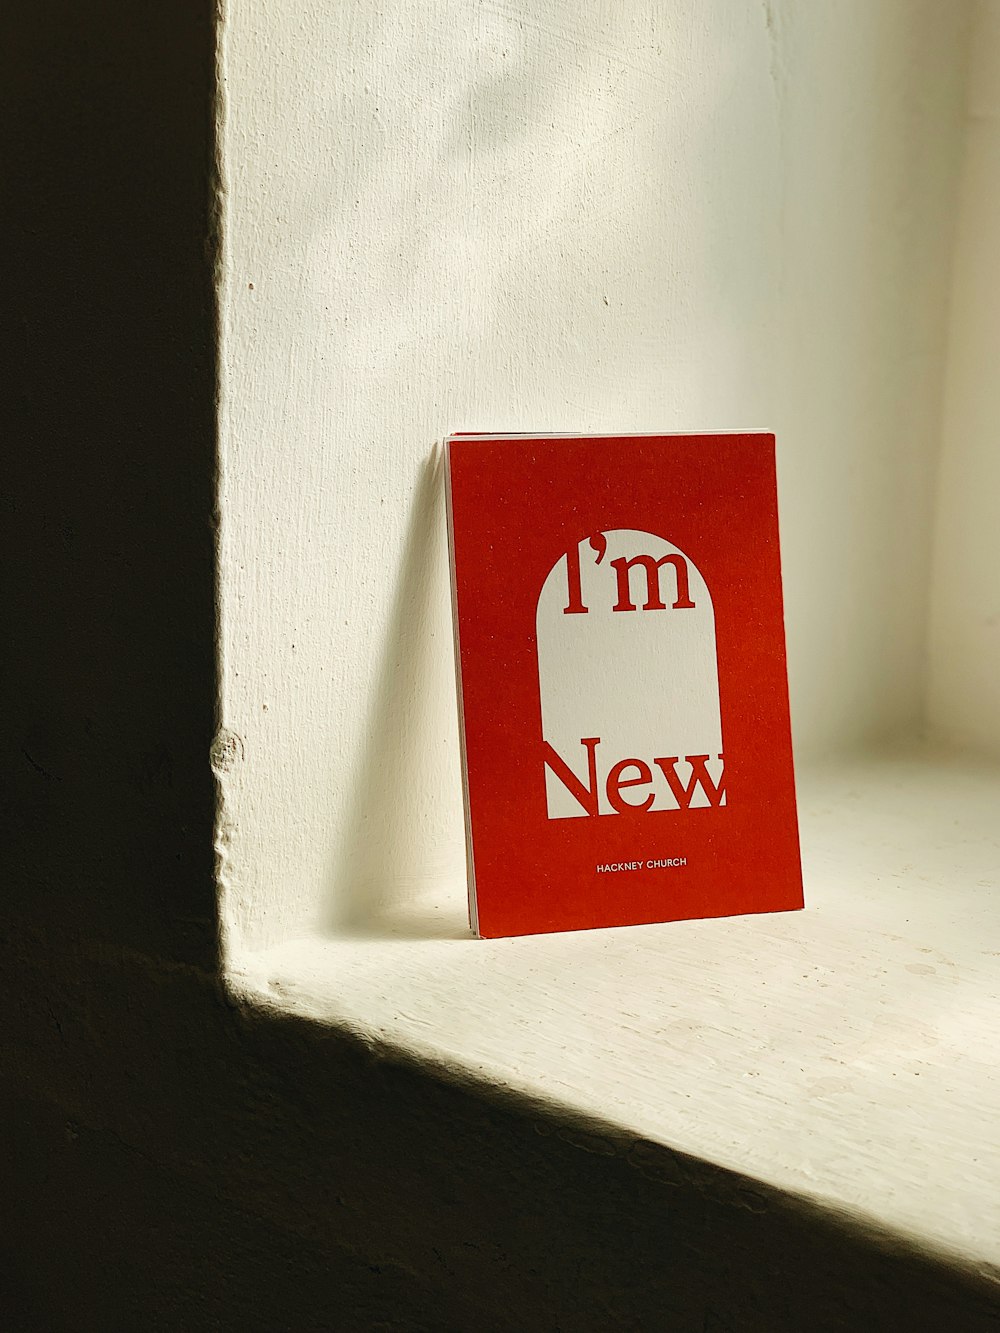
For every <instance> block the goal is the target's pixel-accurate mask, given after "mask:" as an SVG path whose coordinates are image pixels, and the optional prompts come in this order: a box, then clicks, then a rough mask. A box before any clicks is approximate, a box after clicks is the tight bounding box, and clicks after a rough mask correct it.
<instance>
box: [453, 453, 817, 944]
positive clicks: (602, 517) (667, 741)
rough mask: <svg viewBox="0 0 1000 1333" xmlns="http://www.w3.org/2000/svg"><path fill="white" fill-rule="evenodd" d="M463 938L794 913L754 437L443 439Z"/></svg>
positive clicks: (774, 587) (765, 459) (786, 779)
mask: <svg viewBox="0 0 1000 1333" xmlns="http://www.w3.org/2000/svg"><path fill="white" fill-rule="evenodd" d="M447 475H448V513H449V538H450V549H451V567H452V590H453V603H454V613H455V635H456V657H457V663H458V677H459V699H460V719H461V739H462V763H463V780H464V785H465V814H466V837H467V845H468V856H469V905H470V920H471V923H472V928H473V930H474V931H475V932H476V933H477V934H479V935H483V936H490V937H492V936H499V935H526V934H535V933H538V932H542V931H556V930H582V929H585V928H588V927H594V926H624V925H637V924H639V923H642V922H651V921H674V920H678V919H681V918H685V917H711V916H730V915H734V914H737V913H743V912H774V911H783V910H787V909H792V908H798V907H801V906H802V877H801V870H800V864H799V843H798V827H797V823H796V814H795V787H794V779H793V772H792V748H791V735H790V731H789V722H788V687H787V677H786V669H785V637H784V623H783V619H782V600H781V564H780V558H779V551H778V511H777V493H776V488H775V473H774V437H773V435H764V434H723V435H668V436H648V435H642V436H637V435H632V436H628V435H626V436H620V437H611V436H602V437H594V436H560V437H552V436H548V437H541V436H540V437H537V438H536V437H530V438H529V437H526V436H490V435H472V434H462V435H455V436H452V437H451V438H450V439H449V441H448V463H447Z"/></svg>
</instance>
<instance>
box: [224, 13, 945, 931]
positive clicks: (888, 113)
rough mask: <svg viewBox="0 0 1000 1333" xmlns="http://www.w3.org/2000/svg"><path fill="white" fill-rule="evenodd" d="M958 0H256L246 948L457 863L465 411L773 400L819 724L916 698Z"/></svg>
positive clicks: (234, 228)
mask: <svg viewBox="0 0 1000 1333" xmlns="http://www.w3.org/2000/svg"><path fill="white" fill-rule="evenodd" d="M966 20H967V6H965V5H950V6H942V5H938V4H934V3H930V2H929V0H877V2H876V3H872V2H871V0H845V3H840V4H837V5H806V4H795V3H791V0H787V2H784V3H782V2H780V0H779V2H778V3H767V4H764V3H751V2H750V0H720V3H718V4H713V5H710V6H706V5H704V4H700V3H696V2H695V0H681V2H680V3H677V4H671V5H669V6H667V5H662V4H659V3H650V2H649V0H644V2H643V3H640V4H631V3H630V4H626V3H623V2H621V3H619V2H612V0H606V2H604V3H600V4H593V5H586V6H580V5H575V4H571V3H568V0H543V3H532V4H527V3H514V4H509V5H502V6H501V5H495V4H472V3H467V2H466V0H447V2H446V3H444V4H442V3H425V2H422V0H410V2H409V3H407V4H405V5H402V6H389V7H386V6H381V5H376V4H374V3H371V0H361V2H360V3H357V4H353V5H351V6H346V7H339V6H338V7H333V8H332V9H331V7H330V6H326V5H321V4H319V3H315V2H308V0H307V2H302V0H296V2H294V3H293V0H276V3H274V4H272V5H269V6H268V7H267V8H266V10H262V9H261V8H260V7H253V6H250V5H239V4H238V5H234V6H231V7H230V9H229V12H228V14H227V18H226V21H225V24H224V28H223V33H222V69H223V72H224V76H225V84H224V86H225V90H226V95H225V113H224V122H223V130H222V133H223V145H224V154H223V155H224V160H225V191H226V193H225V210H224V212H225V253H224V287H223V297H222V306H223V317H224V337H223V349H222V386H223V411H222V436H221V450H222V464H223V483H222V512H223V531H222V551H221V580H222V582H221V598H222V624H223V680H222V693H223V721H224V725H225V728H226V731H225V734H224V737H223V744H222V746H221V748H220V751H219V755H218V758H219V761H220V762H219V772H220V779H221V782H222V789H223V792H224V795H225V811H224V817H223V819H222V822H221V824H220V836H219V851H220V857H221V866H222V875H223V882H224V890H223V925H224V930H225V933H226V938H227V942H228V946H229V949H230V951H231V952H232V953H239V952H240V951H242V950H244V949H252V948H258V947H262V946H265V945H267V944H269V943H272V942H274V941H275V940H277V939H279V938H282V937H283V936H286V935H288V934H299V933H303V932H305V931H308V930H312V929H316V928H332V927H335V928H345V927H348V926H351V925H352V924H354V925H356V924H357V923H358V922H359V921H366V920H370V919H371V918H372V917H373V916H374V917H377V916H378V914H379V913H380V912H381V911H382V910H383V909H384V906H385V903H386V901H387V899H389V898H391V899H394V900H398V899H400V898H411V899H414V898H419V896H420V895H421V894H422V893H423V891H424V890H425V888H427V887H428V886H429V885H432V884H433V885H435V886H440V885H441V884H442V883H454V884H455V885H456V886H458V885H460V882H461V879H462V876H463V873H464V866H463V859H462V851H461V836H462V835H461V828H462V825H461V818H460V812H459V782H458V771H459V770H458V760H457V753H456V747H457V738H456V725H455V706H454V681H453V667H452V658H451V636H450V625H449V615H448V602H447V595H446V573H445V561H444V541H443V526H442V522H441V496H440V484H439V482H440V478H439V473H438V468H437V465H436V464H435V462H434V455H433V451H434V448H435V442H437V441H440V439H441V438H442V437H443V436H444V435H445V434H446V433H447V432H448V431H449V430H452V429H458V428H475V429H498V430H502V429H509V430H524V429H536V428H537V429H552V430H567V429H579V430H585V431H602V430H604V431H607V430H625V431H656V430H671V429H675V428H677V429H685V428H686V429H706V428H737V427H747V426H753V427H773V428H775V429H776V430H777V432H778V437H779V447H780V456H779V472H780V476H781V504H782V521H783V536H784V553H785V571H786V590H787V619H788V630H789V650H790V671H791V688H792V704H793V721H794V726H795V734H796V739H797V744H798V752H799V755H800V757H809V756H811V755H819V754H825V753H827V752H829V751H830V750H832V749H836V748H844V747H850V746H852V745H854V744H857V743H860V742H862V741H865V740H870V739H876V740H878V739H881V738H884V737H887V736H892V735H895V734H898V733H901V732H905V731H907V730H909V729H913V728H915V727H916V726H917V724H918V719H919V716H920V709H921V699H922V688H923V656H924V635H925V627H926V626H925V622H926V585H927V578H928V570H929V555H928V550H927V529H928V524H929V521H930V514H931V491H932V483H933V473H934V464H935V459H936V442H937V437H938V428H939V420H940V401H939V400H940V384H941V376H942V370H943V336H944V334H943V330H944V312H945V306H946V297H947V271H948V259H949V254H950V244H951V237H952V225H951V217H952V212H953V185H954V181H955V175H956V168H957V163H958V161H959V143H958V138H959V134H960V129H961V93H962V86H963V74H964V59H965V42H966V38H967V23H966ZM457 891H459V892H460V889H457Z"/></svg>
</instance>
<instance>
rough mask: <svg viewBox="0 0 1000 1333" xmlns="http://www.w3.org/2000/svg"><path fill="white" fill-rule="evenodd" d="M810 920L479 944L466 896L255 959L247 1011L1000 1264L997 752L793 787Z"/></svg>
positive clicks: (246, 981) (883, 762) (851, 772)
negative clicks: (318, 1028) (338, 1035)
mask: <svg viewBox="0 0 1000 1333" xmlns="http://www.w3.org/2000/svg"><path fill="white" fill-rule="evenodd" d="M799 785H800V801H801V824H802V838H803V854H804V860H805V871H806V901H807V908H806V910H805V911H804V912H801V913H790V914H781V915H771V916H758V917H743V918H735V919H728V920H718V921H704V922H702V921H692V922H681V923H675V924H671V925H664V926H643V927H636V928H633V929H626V930H616V931H590V932H583V933H577V934H570V935H550V936H536V937H528V938H522V939H513V940H495V941H479V940H473V939H471V938H469V937H468V934H467V929H466V926H465V916H464V904H463V903H462V902H461V901H460V900H459V899H458V898H457V897H456V896H455V895H454V893H452V894H450V895H449V896H448V897H447V898H446V899H445V898H442V900H441V901H440V902H437V903H428V904H426V905H425V906H424V908H423V910H422V912H417V913H414V914H413V915H412V916H411V917H410V918H409V919H407V920H405V921H402V920H401V921H399V922H397V923H396V924H395V926H394V927H389V926H387V927H386V929H385V931H384V932H383V935H382V937H381V938H378V937H377V932H376V931H374V930H373V931H371V932H370V933H369V936H368V937H366V938H361V937H360V936H358V937H352V938H319V937H317V938H313V939H302V940H297V941H293V942H289V943H286V944H283V945H281V946H279V947H277V948H274V949H272V950H269V951H268V952H266V953H262V954H258V955H255V956H253V957H251V958H249V959H247V960H244V962H243V964H242V966H241V967H240V968H239V971H238V973H237V974H236V975H234V976H233V977H231V981H232V983H233V985H234V986H235V988H236V989H238V990H241V991H243V992H244V993H246V994H248V995H249V996H251V997H252V998H253V999H254V1000H255V1002H258V1003H259V1002H265V1003H267V1004H269V1005H273V1006H276V1007H279V1008H281V1009H284V1010H288V1011H292V1012H295V1013H298V1014H302V1015H307V1016H309V1017H311V1018H314V1019H316V1020H318V1021H321V1022H325V1023H329V1024H334V1025H338V1026H343V1027H346V1028H349V1029H351V1030H352V1031H354V1032H357V1033H359V1034H361V1035H362V1036H364V1037H365V1038H366V1039H368V1040H371V1041H374V1042H376V1043H382V1044H385V1045H387V1046H389V1047H392V1048H397V1049H401V1050H405V1051H406V1052H408V1053H410V1055H411V1056H413V1057H415V1058H417V1059H419V1060H422V1061H425V1062H426V1063H427V1064H428V1065H429V1066H433V1067H436V1068H438V1069H442V1068H443V1069H445V1070H448V1071H451V1072H452V1073H455V1074H460V1075H462V1076H463V1077H465V1078H468V1077H470V1076H472V1077H474V1078H475V1079H477V1080H479V1081H480V1082H481V1083H482V1084H483V1085H488V1086H493V1087H497V1086H500V1087H503V1088H504V1089H505V1090H506V1091H507V1092H513V1093H514V1094H515V1095H522V1096H524V1097H525V1098H527V1099H530V1100H531V1101H533V1102H535V1103H537V1102H539V1101H542V1102H545V1103H548V1104H549V1105H550V1106H551V1107H553V1108H554V1109H556V1111H557V1112H558V1110H560V1109H561V1110H563V1111H566V1112H572V1115H573V1118H574V1119H578V1118H579V1117H580V1116H581V1115H582V1116H585V1117H587V1118H588V1119H589V1120H590V1122H591V1125H592V1127H593V1132H594V1133H596V1134H600V1130H601V1126H604V1127H606V1129H607V1131H608V1134H609V1137H612V1138H614V1139H616V1140H619V1141H620V1139H621V1136H622V1134H623V1132H624V1134H625V1135H627V1136H635V1137H636V1138H639V1139H643V1140H650V1141H652V1142H654V1143H658V1144H662V1145H665V1146H666V1147H668V1148H671V1149H675V1150H677V1151H678V1152H679V1153H684V1154H689V1155H691V1156H693V1157H695V1158H698V1159H702V1160H705V1161H708V1162H712V1163H716V1164H718V1165H720V1166H723V1167H727V1168H730V1169H733V1170H735V1171H738V1172H740V1173H743V1174H744V1175H746V1176H749V1177H751V1178H754V1179H757V1180H759V1181H761V1182H765V1183H766V1184H768V1185H770V1186H772V1187H775V1188H777V1189H779V1190H782V1191H785V1192H788V1193H789V1194H794V1195H798V1196H805V1197H808V1198H810V1199H813V1200H816V1201H819V1202H821V1203H823V1204H826V1205H829V1206H833V1207H835V1208H837V1209H838V1210H841V1211H846V1212H847V1213H848V1214H850V1215H853V1216H854V1217H856V1218H857V1219H858V1220H859V1222H861V1223H862V1224H864V1225H865V1226H866V1227H869V1228H871V1227H873V1228H875V1229H876V1230H878V1231H883V1232H887V1233H895V1234H897V1235H900V1236H905V1237H909V1238H910V1239H912V1240H916V1241H917V1242H918V1243H919V1244H920V1245H921V1246H922V1247H925V1248H928V1249H930V1250H933V1251H936V1252H942V1253H945V1254H950V1255H951V1256H953V1257H955V1258H956V1259H958V1258H960V1259H961V1260H962V1261H963V1263H972V1264H975V1265H977V1266H978V1265H982V1264H984V1263H985V1264H987V1265H992V1264H995V1263H997V1261H998V1260H1000V1253H998V1250H1000V1133H998V1129H997V1127H998V1125H1000V1077H998V1061H1000V1036H998V1033H1000V995H998V992H1000V984H998V982H1000V898H998V897H997V889H998V871H1000V769H997V768H996V767H990V766H987V765H985V764H979V763H978V762H976V761H973V760H968V759H959V758H949V757H931V756H927V755H923V756H913V755H910V756H900V757H898V758H894V759H880V760H876V759H868V760H854V761H851V762H850V763H846V762H845V763H844V764H843V765H841V766H838V767H829V768H826V769H824V770H823V771H822V772H813V773H810V774H807V775H804V776H803V777H802V778H801V780H800V784H799Z"/></svg>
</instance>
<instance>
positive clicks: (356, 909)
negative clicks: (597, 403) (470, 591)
mask: <svg viewBox="0 0 1000 1333" xmlns="http://www.w3.org/2000/svg"><path fill="white" fill-rule="evenodd" d="M444 490H445V487H444V451H443V449H442V448H441V447H440V446H437V445H436V446H435V447H434V449H433V450H432V452H431V454H430V455H429V457H428V458H427V459H425V460H424V462H423V464H422V465H421V468H420V474H419V477H418V480H417V486H416V489H415V492H414V497H413V504H412V508H411V511H410V520H409V524H408V527H407V533H406V540H405V544H404V547H403V552H402V556H401V561H400V575H399V582H398V585H397V588H396V592H395V597H394V599H393V605H392V612H391V615H390V618H389V627H388V631H387V634H386V641H385V647H384V650H383V654H382V661H381V664H380V667H379V670H378V674H377V676H376V678H375V681H374V684H373V687H372V702H371V709H370V713H369V718H368V722H367V725H366V727H365V733H364V734H365V746H364V752H363V754H364V757H363V759H362V762H361V765H360V768H359V772H358V778H357V782H356V784H355V788H354V794H353V798H352V803H351V808H350V813H349V815H348V818H347V821H346V827H345V830H344V835H343V841H342V843H341V847H340V851H339V855H338V856H337V857H336V858H335V860H334V864H333V868H332V872H331V884H330V899H331V911H330V916H329V921H328V925H329V926H330V927H331V928H332V929H334V930H336V931H337V933H339V934H345V933H349V934H353V935H358V936H366V935H370V936H372V937H383V936H385V935H387V934H388V935H396V936H403V937H410V938H435V939H440V938H456V939H457V938H463V937H467V936H468V935H469V927H468V920H467V914H466V905H465V882H464V875H465V865H464V861H461V860H458V859H457V858H456V855H455V849H456V847H461V845H462V837H463V833H462V827H461V811H460V808H459V805H458V802H457V800H455V801H453V802H451V806H450V809H451V813H452V815H453V819H452V826H451V827H442V822H443V821H442V810H448V809H449V803H448V800H447V796H446V795H444V794H442V792H441V791H440V790H438V788H437V787H436V786H435V785H434V784H435V783H437V784H438V785H439V784H440V783H441V766H440V762H438V763H435V762H434V761H433V760H432V759H431V758H430V754H429V751H430V750H431V748H432V747H434V748H436V749H441V748H443V747H444V746H446V745H448V744H449V742H450V741H451V737H449V736H447V735H444V736H443V735H442V733H441V725H440V722H441V717H442V713H445V715H447V710H448V709H449V707H450V709H451V712H452V714H453V713H454V711H455V708H456V704H455V702H454V700H453V698H451V699H449V698H448V697H445V698H444V699H442V694H443V695H445V696H454V691H455V682H454V675H453V674H452V673H451V672H450V670H446V671H444V672H443V671H442V664H446V665H447V666H449V667H450V660H451V644H450V633H451V626H450V620H449V619H447V618H446V617H443V616H442V614H441V611H442V605H441V603H442V598H443V596H444V589H445V588H446V587H447V586H448V584H447V580H448V571H447V551H446V545H447V541H446V526H445V524H446V520H445V502H444ZM449 615H450V613H449ZM443 636H447V637H448V639H449V643H448V645H447V652H445V651H444V650H443V646H442V644H441V642H440V638H441V637H443ZM449 776H450V777H451V779H452V784H453V786H454V788H455V791H456V792H457V791H458V789H459V773H458V771H457V769H456V771H455V772H454V773H453V774H450V775H449ZM442 885H444V886H445V887H446V890H447V893H446V896H445V898H444V899H443V898H442V893H441V889H442ZM430 894H433V901H430V900H429V895H430ZM442 901H443V902H444V904H445V905H443V906H441V905H440V904H441V903H442Z"/></svg>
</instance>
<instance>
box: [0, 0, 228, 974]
mask: <svg viewBox="0 0 1000 1333" xmlns="http://www.w3.org/2000/svg"><path fill="white" fill-rule="evenodd" d="M0 52H2V55H0V64H2V78H0V144H2V148H0V152H2V156H3V161H4V164H5V178H6V180H7V183H8V189H7V192H6V194H5V197H4V205H3V209H2V212H0V247H2V252H3V254H4V255H5V256H6V257H8V259H9V257H10V256H15V261H14V262H6V263H5V266H4V278H3V298H2V299H3V306H4V311H3V326H4V329H5V332H6V333H7V336H8V344H7V355H6V357H5V360H6V374H5V385H6V387H5V390H4V393H3V397H2V407H0V414H2V422H3V438H4V441H5V444H6V445H7V449H6V454H5V463H4V477H3V483H2V487H0V494H2V501H0V505H2V512H0V542H2V548H0V567H2V570H3V574H2V580H3V622H4V626H5V631H6V642H5V650H4V667H5V671H4V681H3V699H4V711H3V715H2V720H0V782H2V790H3V797H2V803H3V835H2V840H0V842H2V847H3V883H4V900H5V907H4V909H3V910H4V912H6V913H8V914H10V915H12V916H13V917H14V918H15V919H16V920H17V921H18V922H19V923H22V924H29V923H30V924H35V925H37V926H38V927H39V929H41V930H42V931H43V932H44V931H45V930H47V929H48V928H49V926H50V925H52V924H58V925H60V926H61V927H63V928H65V929H67V930H69V931H70V932H79V933H80V934H82V935H87V936H93V937H96V938H101V939H104V940H107V941H111V942H113V943H114V944H116V945H119V946H122V947H127V948H130V949H135V950H139V951H141V952H144V953H147V954H152V955H156V956H160V957H167V958H171V959H175V960H177V959H180V960H184V961H188V962H198V963H200V964H202V965H204V966H214V963H215V954H216V939H215V937H216V927H215V899H214V890H213V877H212V846H211V844H212V809H213V800H214V795H213V787H212V779H211V773H210V769H209V761H208V752H209V746H210V743H211V737H212V732H213V729H214V709H215V696H216V684H215V666H214V660H213V659H214V652H213V644H214V639H215V628H214V626H215V618H214V600H215V589H214V573H213V565H214V559H213V535H212V525H213V512H214V498H213V491H214V486H213V481H214V473H215V420H214V418H215V407H214V405H215V351H214V338H215V332H214V326H215V315H214V307H213V295H212V280H211V276H212V275H211V270H212V244H211V238H212V231H213V224H212V218H211V209H210V202H211V183H210V166H211V161H212V154H213V118H212V97H213V88H214V74H213V10H212V6H211V5H209V4H207V3H202V2H201V0H180V3H177V4H171V5H166V6H164V5H160V4H154V3H152V2H151V0H131V2H130V3H127V4H126V3H123V2H121V0H118V2H117V3H104V4H100V5H97V6H94V5H80V4H77V3H73V2H72V0H56V3H55V4H54V5H43V6H30V5H29V6H12V7H8V8H7V9H6V10H5V13H4V16H3V18H2V19H0Z"/></svg>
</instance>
